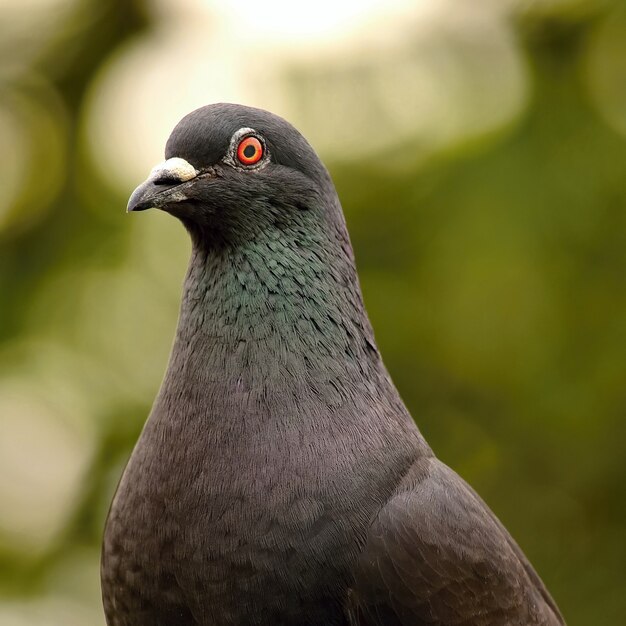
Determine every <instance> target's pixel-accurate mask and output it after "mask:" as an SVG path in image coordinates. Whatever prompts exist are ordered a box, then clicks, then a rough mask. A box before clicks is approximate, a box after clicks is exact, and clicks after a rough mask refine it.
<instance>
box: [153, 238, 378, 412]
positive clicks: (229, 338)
mask: <svg viewBox="0 0 626 626" xmlns="http://www.w3.org/2000/svg"><path fill="white" fill-rule="evenodd" d="M278 232H279V231H269V232H266V233H263V234H262V235H258V236H257V237H255V238H254V239H251V240H249V241H247V242H244V243H240V244H239V245H237V246H228V245H222V246H219V245H212V246H208V245H206V244H205V243H204V241H205V239H203V238H201V237H192V240H193V241H194V245H193V251H192V256H191V261H190V266H189V270H188V273H187V277H186V280H185V285H184V294H183V302H182V308H181V314H180V320H179V326H178V331H177V335H176V340H175V343H174V347H173V351H172V357H171V360H170V366H169V369H168V374H167V376H166V379H165V382H164V385H163V389H162V392H161V395H162V396H163V395H168V394H169V393H176V394H177V395H178V396H180V394H181V392H182V393H184V394H186V395H191V396H192V397H194V398H198V397H199V396H202V395H205V394H209V395H211V396H213V397H215V396H222V397H230V398H236V397H244V396H245V398H247V400H250V399H251V398H252V399H253V400H252V401H253V403H254V404H255V406H256V408H257V410H258V409H263V407H262V406H260V405H267V407H272V409H273V410H274V408H275V407H276V406H277V404H280V403H284V402H285V401H286V399H287V398H288V399H290V402H295V403H302V402H308V401H314V400H315V398H318V399H319V398H320V397H321V398H325V399H326V398H331V399H332V398H334V399H335V401H339V402H341V401H345V400H346V399H347V398H346V397H343V396H344V394H348V393H352V394H354V393H359V392H362V391H363V390H362V389H360V387H362V386H363V385H367V386H368V387H370V385H372V384H376V383H377V384H378V385H379V386H380V385H381V381H387V382H388V376H387V373H386V371H385V369H384V366H383V365H382V362H381V359H380V356H379V354H378V350H377V349H376V346H375V343H374V338H373V334H372V330H371V327H370V324H369V320H368V318H367V315H366V313H365V310H364V307H363V301H362V297H361V293H360V289H359V286H358V279H357V276H356V271H355V268H354V262H353V259H352V252H351V248H350V245H349V242H348V240H347V235H346V234H345V230H344V229H342V228H338V229H336V232H337V233H338V235H337V236H336V237H335V238H332V237H330V238H329V236H328V233H324V236H320V237H319V238H316V237H315V236H313V235H308V236H307V240H306V242H302V243H300V242H298V240H297V239H296V238H295V237H293V238H291V239H290V240H288V241H287V240H285V238H284V237H281V236H279V235H278ZM385 386H386V385H385ZM370 389H371V387H370ZM338 396H340V397H339V398H338Z"/></svg>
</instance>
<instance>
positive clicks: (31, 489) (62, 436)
mask: <svg viewBox="0 0 626 626" xmlns="http://www.w3.org/2000/svg"><path fill="white" fill-rule="evenodd" d="M257 5H258V6H257ZM223 100H227V101H228V100H230V101H240V102H244V103H247V104H253V105H258V106H263V107H266V108H270V109H273V110H274V111H275V112H278V113H280V114H282V115H283V116H285V117H288V118H289V119H290V120H292V121H293V122H295V123H296V125H297V126H299V127H300V128H301V129H302V130H303V132H304V133H305V134H306V135H307V137H308V138H309V139H310V140H311V142H312V143H313V145H314V146H315V147H316V148H317V149H318V151H319V152H320V154H321V155H322V157H323V159H324V160H325V162H326V163H327V165H328V166H329V169H330V171H331V173H332V175H333V177H334V179H335V181H336V184H337V188H338V191H339V195H340V197H341V199H342V202H343V206H344V209H345V213H346V217H347V221H348V225H349V228H350V232H351V235H352V239H353V244H354V248H355V251H356V256H357V261H358V266H359V271H360V276H361V279H362V285H363V290H364V293H365V299H366V303H367V306H368V309H369V313H370V316H371V318H372V321H373V324H374V327H375V330H376V334H377V338H378V342H379V344H380V347H381V349H382V352H383V355H384V357H385V360H386V363H387V365H388V367H389V369H390V370H391V372H392V375H393V377H394V380H395V381H396V383H397V385H398V387H399V389H400V391H401V393H402V395H403V397H404V399H405V401H406V402H407V403H408V405H409V407H410V409H411V411H412V413H413V415H414V417H415V419H416V421H417V423H418V425H419V426H420V428H421V430H422V432H423V433H424V434H425V436H426V437H427V439H428V440H429V442H430V443H431V445H432V446H433V448H434V450H435V451H436V453H437V454H438V455H439V456H440V458H442V459H443V460H444V461H445V462H446V463H447V464H449V465H450V466H452V467H453V468H454V469H455V470H457V471H458V472H459V473H460V474H461V475H462V476H463V477H464V478H466V479H467V480H468V481H469V482H470V483H472V484H473V485H474V486H475V487H476V488H477V490H478V491H479V492H480V493H481V494H482V496H483V497H484V498H485V500H486V501H487V502H488V503H489V504H490V505H491V507H492V508H493V509H494V511H495V512H496V513H497V515H498V516H499V517H500V518H501V519H502V520H503V521H504V523H505V524H506V526H507V527H508V528H509V529H510V530H511V532H512V534H513V535H514V536H515V537H516V539H517V540H518V541H519V543H520V544H521V546H522V547H523V549H524V550H525V551H526V553H527V554H528V556H529V557H530V560H531V561H532V562H533V563H534V564H535V566H536V568H537V569H538V571H539V572H540V574H541V575H542V577H543V578H544V580H545V582H546V584H547V585H548V587H549V588H550V590H551V591H552V593H553V595H554V596H555V598H556V600H557V602H558V603H559V605H560V607H561V608H562V610H563V613H564V615H565V616H566V619H567V620H568V623H569V624H570V626H577V625H584V624H603V625H605V626H609V625H618V624H623V623H624V615H625V614H626V462H625V456H624V455H625V448H626V446H625V444H626V210H625V209H626V7H625V6H624V5H623V4H622V3H621V2H620V3H618V2H610V1H609V0H595V1H594V0H560V1H557V0H536V1H530V0H529V1H520V0H491V1H490V0H476V1H473V2H464V1H462V0H455V1H453V0H446V1H444V0H438V1H435V0H432V1H430V0H422V1H421V2H419V1H415V2H409V1H402V0H395V1H388V2H379V1H377V0H367V1H361V2H358V3H357V2H346V3H344V4H342V3H336V2H335V3H333V2H329V1H326V0H325V1H320V2H318V3H315V6H314V7H313V6H307V7H299V6H298V5H297V3H291V4H290V3H287V2H278V1H275V0H274V1H271V2H265V3H262V2H259V3H255V2H251V1H244V0H239V1H234V2H232V3H222V4H220V3H214V2H213V3H212V2H210V1H208V0H184V1H180V2H175V1H174V0H152V1H145V2H140V1H137V0H136V1H134V2H130V1H125V0H106V1H105V0H2V2H0V164H1V165H0V190H1V191H0V624H2V626H27V625H28V626H30V625H33V626H35V625H36V626H74V625H76V626H85V625H87V624H90V625H91V624H96V625H102V624H104V619H103V617H102V611H101V608H100V597H99V577H98V560H99V546H100V540H101V532H102V527H103V523H104V518H105V515H106V511H107V507H108V504H109V502H110V499H111V497H112V493H113V491H114V488H115V485H116V482H117V480H118V478H119V476H120V473H121V471H122V468H123V466H124V463H125V461H126V459H127V457H128V455H129V453H130V451H131V449H132V446H133V443H134V441H135V439H136V437H137V435H138V433H139V431H140V429H141V427H142V424H143V421H144V419H145V417H146V415H147V413H148V411H149V408H150V405H151V401H152V399H153V397H154V395H155V393H156V391H157V389H158V386H159V383H160V379H161V376H162V374H163V371H164V368H165V366H166V362H167V355H168V350H169V347H170V345H171V340H172V337H173V333H174V329H175V324H176V316H177V310H178V302H179V295H180V285H181V281H182V277H183V274H184V270H185V267H186V262H187V254H188V251H189V244H188V242H187V237H186V235H185V233H184V232H183V229H182V228H181V227H180V226H179V225H178V224H177V223H176V222H175V221H174V220H172V219H171V218H169V217H168V216H166V215H164V214H159V213H158V212H156V211H153V212H150V213H146V214H140V215H131V216H126V215H125V214H124V208H125V204H126V200H127V198H128V195H129V193H130V191H131V190H132V188H133V187H134V186H135V185H136V184H138V183H139V182H140V181H141V180H143V179H144V177H145V175H146V174H147V172H148V170H149V168H150V167H151V166H152V165H154V164H155V163H157V162H158V161H160V160H161V159H162V150H163V147H164V143H165V139H166V137H167V135H168V134H169V131H170V130H171V128H172V126H173V125H174V124H175V122H176V121H177V120H178V119H179V118H180V117H182V115H184V114H185V113H187V112H188V111H189V110H191V109H192V108H195V107H196V106H200V105H202V104H206V103H208V102H212V101H223Z"/></svg>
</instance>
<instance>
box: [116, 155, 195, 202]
mask: <svg viewBox="0 0 626 626" xmlns="http://www.w3.org/2000/svg"><path fill="white" fill-rule="evenodd" d="M199 173H200V172H198V170H196V168H195V167H194V166H193V165H191V163H189V162H187V161H185V159H180V158H178V157H173V158H171V159H167V161H163V163H159V165H157V166H156V167H154V168H153V169H152V171H151V172H150V175H149V176H148V178H147V180H146V181H145V182H143V183H141V185H139V187H137V189H135V191H133V193H132V194H131V196H130V199H129V200H128V205H127V207H126V211H127V212H129V213H130V212H131V211H145V210H146V209H151V208H157V209H160V208H163V207H164V206H165V205H166V204H171V203H173V202H184V201H185V200H186V199H187V196H186V194H185V189H184V188H182V189H181V188H180V185H181V183H185V182H187V181H190V180H192V179H194V178H196V176H198V174H199Z"/></svg>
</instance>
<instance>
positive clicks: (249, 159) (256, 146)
mask: <svg viewBox="0 0 626 626" xmlns="http://www.w3.org/2000/svg"><path fill="white" fill-rule="evenodd" d="M262 157H263V144H262V143H261V142H260V141H259V140H258V139H257V138H256V137H245V138H244V139H242V140H241V141H240V142H239V145H238V146H237V158H238V159H239V162H240V163H243V165H254V164H255V163H258V162H259V161H260V160H261V158H262Z"/></svg>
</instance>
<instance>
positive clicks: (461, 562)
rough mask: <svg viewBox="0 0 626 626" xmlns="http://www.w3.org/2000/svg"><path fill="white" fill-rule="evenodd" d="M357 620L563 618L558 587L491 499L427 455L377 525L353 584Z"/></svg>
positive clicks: (410, 625)
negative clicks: (552, 588)
mask: <svg viewBox="0 0 626 626" xmlns="http://www.w3.org/2000/svg"><path fill="white" fill-rule="evenodd" d="M349 614H350V619H351V622H352V624H353V625H354V626H356V625H359V626H383V625H384V626H392V625H394V626H395V625H397V626H400V625H402V626H418V625H421V624H432V625H437V626H444V625H445V626H451V625H452V624H454V625H459V626H460V625H465V626H470V625H471V626H505V625H506V626H516V625H519V626H522V625H524V626H526V625H530V624H536V625H542V626H563V625H564V621H563V618H562V617H561V614H560V613H559V610H558V608H557V607H556V605H555V603H554V601H553V600H552V598H551V597H550V594H549V593H548V591H547V590H546V588H545V587H544V585H543V583H542V582H541V580H540V578H539V576H537V574H536V573H535V571H534V570H533V568H532V566H531V565H530V563H529V562H528V561H527V559H526V557H525V556H524V554H523V553H522V551H521V550H520V549H519V547H518V546H517V544H516V543H515V542H514V541H513V539H512V538H511V536H510V535H509V533H508V532H507V531H506V529H505V528H504V527H503V526H502V524H501V523H500V522H499V521H498V519H497V518H496V517H495V515H494V514H493V513H492V512H491V511H490V510H489V508H488V507H487V505H486V504H485V503H484V502H483V501H482V500H481V499H480V498H479V496H478V495H477V494H476V493H475V492H474V491H473V490H472V489H471V487H469V486H468V485H467V484H466V483H465V482H464V481H463V480H462V479H461V478H460V477H459V476H457V474H455V473H454V472H453V471H452V470H451V469H450V468H449V467H447V466H446V465H444V464H443V463H441V462H440V461H438V460H437V459H435V458H428V459H420V460H419V461H417V462H416V463H415V464H414V465H413V467H412V468H411V470H410V472H409V473H408V474H407V475H406V476H405V477H404V479H403V481H402V483H401V484H400V486H399V488H398V490H397V491H396V493H395V495H394V496H393V497H392V498H391V499H390V500H389V501H388V502H387V504H385V505H384V506H383V508H382V509H381V511H380V512H379V514H378V516H377V518H376V519H375V521H374V523H373V524H372V526H371V527H370V529H369V533H368V536H367V539H366V544H365V547H364V550H363V553H362V554H361V557H360V560H359V563H358V566H357V569H356V571H355V585H354V587H353V589H351V592H350V598H349Z"/></svg>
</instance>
